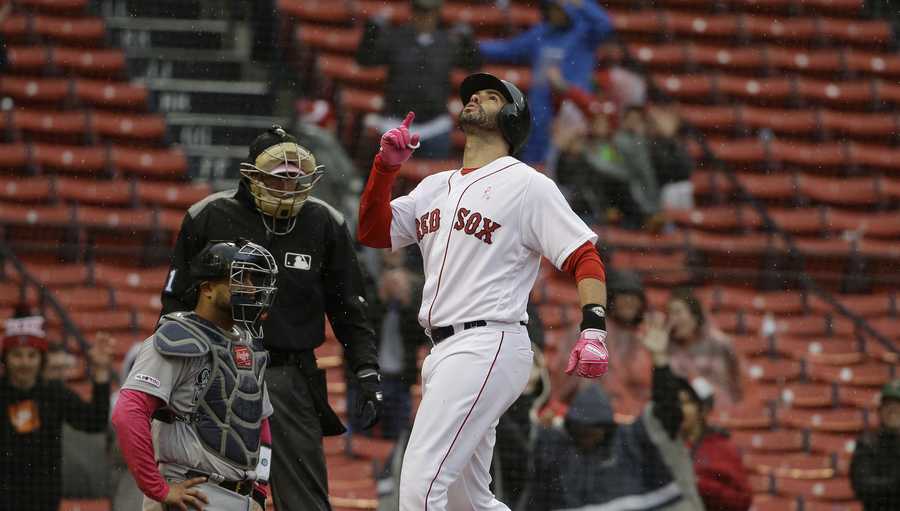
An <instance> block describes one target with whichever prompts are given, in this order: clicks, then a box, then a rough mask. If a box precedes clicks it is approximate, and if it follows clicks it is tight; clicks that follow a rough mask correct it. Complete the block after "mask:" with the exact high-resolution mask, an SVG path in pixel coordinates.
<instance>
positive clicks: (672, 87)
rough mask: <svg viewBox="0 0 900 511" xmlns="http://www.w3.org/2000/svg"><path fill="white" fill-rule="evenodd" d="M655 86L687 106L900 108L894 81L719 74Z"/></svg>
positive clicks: (670, 79) (663, 77) (658, 78)
mask: <svg viewBox="0 0 900 511" xmlns="http://www.w3.org/2000/svg"><path fill="white" fill-rule="evenodd" d="M653 81H654V83H655V84H656V85H657V86H658V87H659V88H660V89H661V90H662V91H664V92H665V93H666V94H667V95H668V96H670V97H672V98H674V99H676V100H678V101H681V102H685V103H703V104H706V103H712V104H716V103H719V104H723V103H724V104H731V103H733V102H734V101H740V102H746V103H751V104H761V105H766V106H790V107H802V108H809V107H813V106H827V107H829V108H834V109H853V110H883V109H896V108H897V107H898V105H900V85H897V84H896V82H895V81H891V80H878V79H874V80H851V81H844V82H834V81H827V80H817V79H812V78H794V77H785V76H778V77H772V78H745V77H741V76H736V75H720V74H716V73H693V74H668V73H663V74H655V75H653Z"/></svg>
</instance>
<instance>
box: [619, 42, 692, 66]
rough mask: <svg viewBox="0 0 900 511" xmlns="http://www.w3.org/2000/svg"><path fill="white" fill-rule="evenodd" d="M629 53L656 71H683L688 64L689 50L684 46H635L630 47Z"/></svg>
mask: <svg viewBox="0 0 900 511" xmlns="http://www.w3.org/2000/svg"><path fill="white" fill-rule="evenodd" d="M628 52H629V53H630V54H631V55H632V56H634V57H635V58H636V59H637V60H638V61H640V62H641V63H642V64H643V65H645V66H647V67H648V68H650V69H652V70H655V71H662V70H668V71H671V70H681V69H683V68H684V67H685V65H686V64H687V62H688V54H687V48H686V47H685V45H683V44H664V45H654V44H641V45H638V44H635V45H629V46H628Z"/></svg>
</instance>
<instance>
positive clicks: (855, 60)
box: [846, 51, 900, 77]
mask: <svg viewBox="0 0 900 511" xmlns="http://www.w3.org/2000/svg"><path fill="white" fill-rule="evenodd" d="M846 59H847V68H848V69H849V70H850V71H852V72H854V73H857V74H864V75H871V76H882V77H889V76H893V77H896V76H900V56H898V55H896V54H890V53H869V52H861V51H848V52H846Z"/></svg>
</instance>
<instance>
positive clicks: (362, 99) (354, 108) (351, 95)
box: [338, 87, 446, 170]
mask: <svg viewBox="0 0 900 511" xmlns="http://www.w3.org/2000/svg"><path fill="white" fill-rule="evenodd" d="M338 102H339V103H340V105H341V107H342V108H344V109H346V110H349V111H351V112H380V111H381V110H382V108H383V107H384V98H383V97H382V96H381V94H380V93H378V92H372V91H368V90H363V89H351V88H349V87H342V88H341V91H340V95H339V97H338ZM444 170H446V169H444Z"/></svg>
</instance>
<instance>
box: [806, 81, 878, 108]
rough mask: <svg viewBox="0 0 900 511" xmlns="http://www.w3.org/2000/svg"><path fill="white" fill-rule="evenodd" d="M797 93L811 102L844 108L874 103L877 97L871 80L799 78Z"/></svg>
mask: <svg viewBox="0 0 900 511" xmlns="http://www.w3.org/2000/svg"><path fill="white" fill-rule="evenodd" d="M797 94H798V95H799V96H800V98H802V99H803V100H804V101H806V102H809V103H813V104H821V105H828V106H831V107H835V108H843V109H846V108H848V107H851V108H858V107H859V106H861V105H862V106H865V105H872V104H873V103H874V100H873V98H874V97H875V95H874V90H873V87H872V82H869V81H855V82H829V81H825V80H814V79H811V78H800V79H798V80H797Z"/></svg>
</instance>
